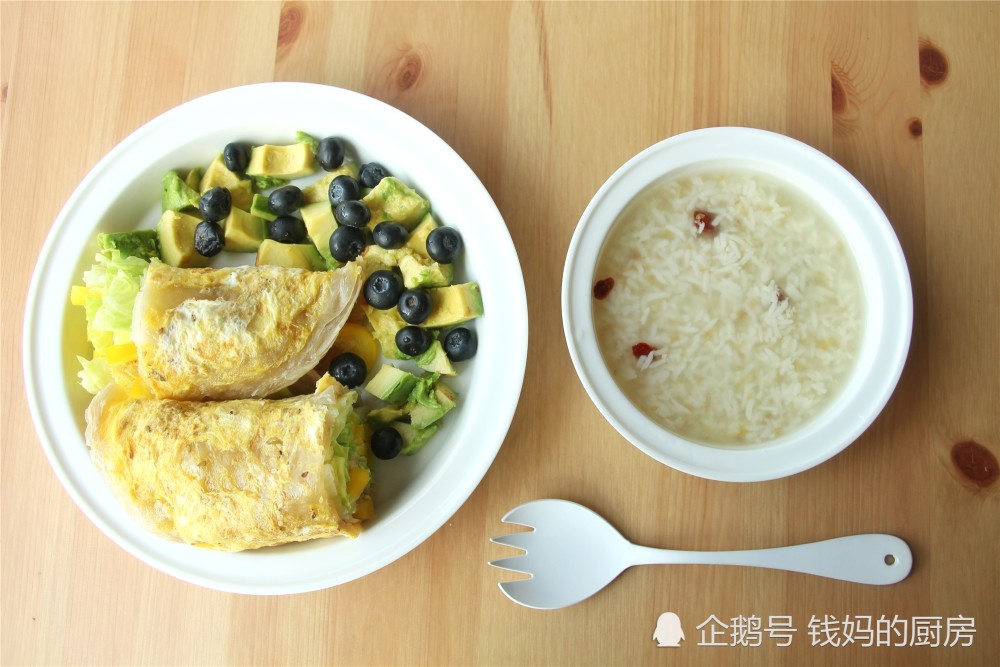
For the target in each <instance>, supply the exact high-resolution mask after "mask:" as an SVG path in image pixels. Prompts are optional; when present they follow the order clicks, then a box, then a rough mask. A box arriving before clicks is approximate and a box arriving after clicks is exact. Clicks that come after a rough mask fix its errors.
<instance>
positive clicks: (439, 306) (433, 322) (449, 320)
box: [422, 282, 483, 329]
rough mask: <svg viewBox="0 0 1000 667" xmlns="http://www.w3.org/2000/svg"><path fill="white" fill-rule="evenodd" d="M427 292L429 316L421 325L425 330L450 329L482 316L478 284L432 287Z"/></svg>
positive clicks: (481, 299) (481, 296)
mask: <svg viewBox="0 0 1000 667" xmlns="http://www.w3.org/2000/svg"><path fill="white" fill-rule="evenodd" d="M427 292H428V294H430V297H431V314H430V315H429V316H428V317H427V319H426V320H424V322H423V324H422V326H425V327H427V328H430V329H436V328H440V327H450V326H454V325H456V324H461V323H463V322H468V321H469V320H471V319H474V318H476V317H481V316H482V314H483V294H482V292H481V291H480V289H479V283H475V282H469V283H461V284H458V285H449V286H448V287H434V288H432V289H429V290H427Z"/></svg>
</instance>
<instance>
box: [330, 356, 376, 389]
mask: <svg viewBox="0 0 1000 667" xmlns="http://www.w3.org/2000/svg"><path fill="white" fill-rule="evenodd" d="M330 375H332V376H333V377H334V378H335V379H336V380H337V382H339V383H340V384H342V385H344V386H345V387H347V388H348V389H353V388H354V387H357V386H359V385H360V384H361V383H362V382H364V381H365V378H366V377H368V366H367V364H365V360H364V359H362V358H361V357H359V356H358V355H356V354H354V353H353V352H344V353H343V354H338V355H337V356H336V357H334V358H333V361H331V362H330Z"/></svg>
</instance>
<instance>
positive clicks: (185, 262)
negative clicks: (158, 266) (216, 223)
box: [156, 211, 209, 268]
mask: <svg viewBox="0 0 1000 667" xmlns="http://www.w3.org/2000/svg"><path fill="white" fill-rule="evenodd" d="M199 222H201V220H200V219H198V218H196V217H194V216H191V215H187V214H186V213H178V212H177V211H164V212H163V215H161V216H160V221H159V223H157V225H156V233H157V236H158V237H159V240H160V257H161V258H162V259H163V261H164V262H166V263H167V264H169V265H170V266H179V267H181V268H197V267H205V266H208V264H209V258H208V257H205V256H204V255H202V254H201V253H200V252H198V251H197V250H195V249H194V230H195V227H197V226H198V223H199Z"/></svg>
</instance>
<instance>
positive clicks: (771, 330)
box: [593, 170, 865, 444]
mask: <svg viewBox="0 0 1000 667" xmlns="http://www.w3.org/2000/svg"><path fill="white" fill-rule="evenodd" d="M593 288H594V297H593V305H594V325H595V329H596V332H597V342H598V345H599V347H600V349H601V353H602V355H603V357H604V361H605V363H606V364H607V366H608V368H609V369H610V371H611V374H612V376H613V377H614V378H615V381H616V382H617V383H618V385H619V386H620V387H621V389H622V391H623V392H624V393H625V394H626V395H627V396H628V397H629V399H630V400H631V401H632V402H633V403H634V404H635V405H636V406H637V407H639V408H640V409H641V410H642V411H643V412H644V413H646V415H647V416H649V417H650V418H651V419H653V420H654V421H656V422H658V423H659V424H661V425H662V426H663V427H665V428H666V429H668V430H670V431H672V432H674V433H676V434H677V435H679V436H681V437H684V438H687V439H689V440H694V441H698V442H704V443H710V444H744V443H759V442H765V441H769V440H773V439H775V438H777V437H780V436H782V435H784V434H787V433H790V432H792V431H793V430H795V429H796V428H797V427H799V426H801V425H803V424H805V423H806V422H807V421H809V420H810V419H811V418H812V417H813V416H815V415H816V414H818V413H819V411H820V410H821V409H822V408H823V407H824V406H825V405H826V403H827V402H829V401H830V400H831V399H832V398H833V396H835V395H836V393H837V391H838V390H839V389H840V387H841V386H842V385H843V384H844V382H845V381H846V379H847V377H848V376H849V374H850V372H851V370H852V369H853V367H854V362H855V359H856V355H857V352H858V349H859V345H860V341H861V337H862V329H863V326H864V322H863V317H864V316H863V313H864V309H865V308H864V294H863V291H862V289H861V279H860V274H859V271H858V268H857V265H856V264H855V261H854V258H853V257H852V255H851V253H850V251H849V249H848V247H847V244H846V242H845V240H844V239H843V238H842V236H841V234H840V232H839V231H838V230H837V229H836V227H835V226H834V225H833V223H832V222H831V221H830V220H828V219H827V218H826V217H825V214H824V213H823V212H822V211H820V210H819V209H818V208H817V207H815V206H814V205H813V204H812V202H811V201H809V200H808V199H806V198H805V197H804V196H802V195H800V194H799V193H798V192H797V191H795V190H794V189H792V188H791V187H789V186H787V185H785V184H784V183H782V182H780V181H778V180H772V179H770V178H767V177H764V176H761V175H759V174H755V173H750V172H744V171H719V170H716V171H697V172H687V173H686V174H681V175H678V176H673V177H667V178H666V179H665V180H663V181H660V182H658V183H656V184H654V185H652V186H650V187H649V188H647V189H646V190H644V191H643V192H641V193H640V194H639V195H638V196H637V197H636V198H635V199H634V200H633V201H632V202H631V203H630V204H629V205H628V206H627V207H626V208H625V210H624V211H622V213H621V215H620V216H619V218H618V219H617V220H616V221H615V224H614V226H613V227H612V229H611V232H610V233H609V235H608V239H607V240H606V241H605V244H604V247H603V248H602V250H601V255H600V258H599V260H598V265H597V269H596V272H595V274H594V285H593Z"/></svg>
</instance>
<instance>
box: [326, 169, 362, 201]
mask: <svg viewBox="0 0 1000 667" xmlns="http://www.w3.org/2000/svg"><path fill="white" fill-rule="evenodd" d="M328 195H329V197H330V206H336V205H337V204H339V203H341V202H345V201H351V200H352V199H361V184H360V183H358V181H357V179H355V178H351V177H350V176H347V175H342V176H337V177H336V178H335V179H333V180H332V181H330V189H329V191H328Z"/></svg>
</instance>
